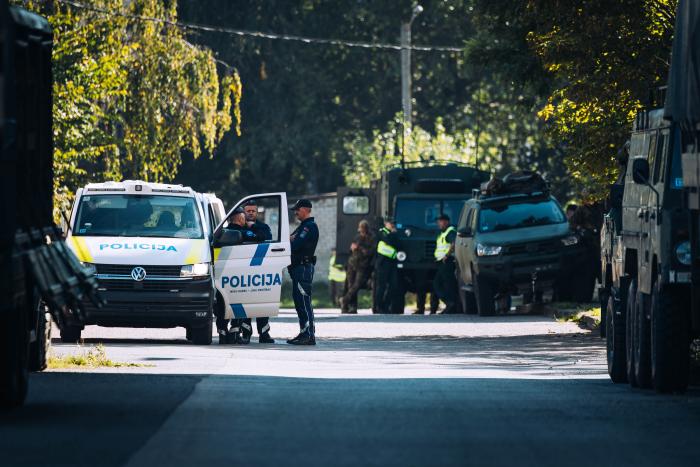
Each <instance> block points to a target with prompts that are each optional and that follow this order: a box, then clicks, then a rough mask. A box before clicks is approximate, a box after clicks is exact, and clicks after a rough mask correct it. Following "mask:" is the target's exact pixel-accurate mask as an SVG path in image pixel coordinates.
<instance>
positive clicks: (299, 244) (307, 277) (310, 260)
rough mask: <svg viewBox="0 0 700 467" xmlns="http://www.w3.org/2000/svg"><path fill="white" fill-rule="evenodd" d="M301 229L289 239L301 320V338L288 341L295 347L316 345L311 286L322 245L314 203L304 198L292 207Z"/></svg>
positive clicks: (295, 293) (296, 300) (292, 273)
mask: <svg viewBox="0 0 700 467" xmlns="http://www.w3.org/2000/svg"><path fill="white" fill-rule="evenodd" d="M292 210H293V211H294V214H296V217H297V219H298V220H299V221H300V222H301V224H299V227H297V228H296V230H294V232H292V235H290V237H289V241H290V243H291V248H292V264H291V265H290V266H289V268H288V270H289V275H290V276H291V278H292V297H293V298H294V307H295V308H296V310H297V316H298V317H299V328H300V329H301V330H300V332H299V335H298V336H296V337H295V338H293V339H289V340H287V343H288V344H292V345H316V329H315V327H314V310H313V308H312V307H311V283H312V281H313V278H314V265H315V264H316V256H315V253H316V245H317V244H318V226H317V225H316V223H315V222H314V218H313V217H311V201H309V200H308V199H300V200H298V201H297V202H296V204H295V205H294V207H292Z"/></svg>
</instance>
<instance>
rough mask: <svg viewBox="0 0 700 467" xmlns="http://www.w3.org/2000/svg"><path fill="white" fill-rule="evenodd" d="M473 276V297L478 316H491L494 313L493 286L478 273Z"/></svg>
mask: <svg viewBox="0 0 700 467" xmlns="http://www.w3.org/2000/svg"><path fill="white" fill-rule="evenodd" d="M472 277H474V297H475V298H476V307H477V310H478V312H479V316H493V315H494V314H495V313H496V304H495V302H494V297H495V294H494V293H493V287H492V286H491V284H489V283H488V282H487V281H486V280H484V279H482V278H480V277H479V276H478V275H476V276H472Z"/></svg>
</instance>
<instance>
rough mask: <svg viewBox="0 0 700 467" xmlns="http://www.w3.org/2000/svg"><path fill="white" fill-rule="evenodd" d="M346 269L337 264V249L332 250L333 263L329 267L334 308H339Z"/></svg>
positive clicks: (330, 289)
mask: <svg viewBox="0 0 700 467" xmlns="http://www.w3.org/2000/svg"><path fill="white" fill-rule="evenodd" d="M346 276H347V274H346V273H345V268H344V267H343V265H342V264H336V262H335V248H333V249H332V250H331V261H330V263H329V265H328V290H329V292H330V298H331V303H332V304H333V305H334V306H339V305H340V302H339V300H338V299H339V298H340V295H342V293H343V288H344V287H345V277H346Z"/></svg>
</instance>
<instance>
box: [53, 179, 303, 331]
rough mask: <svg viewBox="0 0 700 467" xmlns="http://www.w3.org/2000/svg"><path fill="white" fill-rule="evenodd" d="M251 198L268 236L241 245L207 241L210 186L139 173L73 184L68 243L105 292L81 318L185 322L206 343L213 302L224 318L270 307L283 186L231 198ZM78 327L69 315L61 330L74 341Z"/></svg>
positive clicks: (281, 249)
mask: <svg viewBox="0 0 700 467" xmlns="http://www.w3.org/2000/svg"><path fill="white" fill-rule="evenodd" d="M251 199H255V200H256V204H257V205H258V211H259V212H260V218H261V220H263V221H265V222H267V223H268V224H270V226H271V227H272V228H273V229H272V231H273V238H272V240H270V241H268V242H265V243H263V244H259V245H257V244H256V245H249V244H246V243H244V242H243V241H242V239H241V238H240V237H239V238H232V236H231V235H223V236H220V237H222V238H221V240H222V241H221V242H220V244H217V245H212V240H213V238H214V233H215V232H214V231H215V230H216V229H219V230H221V229H223V228H224V227H225V225H226V220H225V219H222V214H223V204H221V202H220V200H218V198H216V197H215V196H214V195H211V194H207V195H202V194H199V193H196V192H195V191H193V190H192V189H191V188H189V187H183V186H181V185H167V184H159V183H149V182H143V181H124V182H106V183H94V184H89V185H87V186H86V187H84V188H82V189H80V190H78V192H77V194H76V201H75V204H74V206H73V210H72V212H71V216H70V225H69V228H68V232H67V233H68V235H67V243H68V245H69V246H70V247H71V248H72V249H73V251H74V252H75V254H76V255H77V256H78V258H79V259H80V260H81V261H82V262H83V263H85V264H86V265H90V266H91V267H92V268H94V271H95V274H96V275H97V280H98V283H99V291H100V293H101V294H102V296H103V298H104V299H105V300H106V305H104V306H103V307H101V308H96V307H94V306H92V305H91V304H90V303H86V304H85V307H86V309H87V316H88V320H87V322H86V323H85V324H97V325H101V326H124V327H176V326H183V327H185V328H186V329H187V336H188V339H190V340H192V341H193V342H194V343H195V344H209V343H211V340H212V319H213V309H214V306H222V307H225V311H226V315H227V316H228V317H232V316H237V317H244V316H274V315H276V314H277V311H278V309H279V299H280V292H281V274H282V268H284V267H285V266H286V265H287V264H289V220H288V213H287V210H286V195H285V194H284V193H276V194H268V195H255V196H250V197H248V198H245V199H244V200H242V201H241V202H240V203H238V204H237V205H236V206H239V205H243V204H245V203H247V201H249V200H251ZM234 208H235V207H234ZM283 208H284V209H283ZM275 229H276V230H275ZM214 246H216V248H214ZM217 299H218V303H216V302H217ZM81 330H82V326H81V325H78V324H68V325H66V326H64V327H63V329H61V338H62V340H64V341H65V342H76V341H78V340H79V339H80V334H81Z"/></svg>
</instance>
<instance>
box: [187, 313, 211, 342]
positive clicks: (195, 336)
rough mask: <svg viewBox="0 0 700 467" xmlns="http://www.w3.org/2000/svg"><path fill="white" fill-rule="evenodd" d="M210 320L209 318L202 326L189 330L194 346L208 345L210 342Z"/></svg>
mask: <svg viewBox="0 0 700 467" xmlns="http://www.w3.org/2000/svg"><path fill="white" fill-rule="evenodd" d="M211 327H212V319H211V318H209V319H208V320H207V321H206V323H205V324H204V325H203V326H199V327H196V328H195V327H192V328H190V335H191V336H192V343H193V344H194V345H210V344H211V342H212V331H211Z"/></svg>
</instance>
